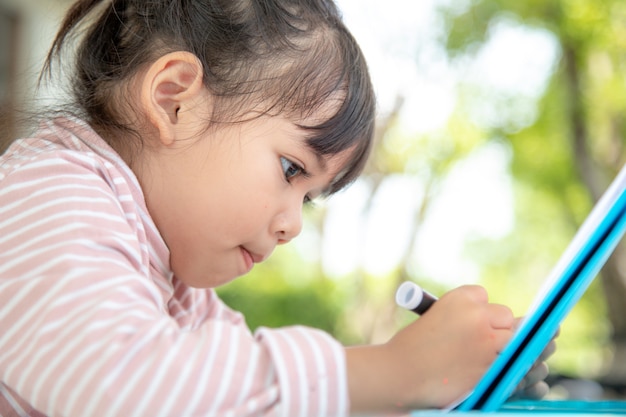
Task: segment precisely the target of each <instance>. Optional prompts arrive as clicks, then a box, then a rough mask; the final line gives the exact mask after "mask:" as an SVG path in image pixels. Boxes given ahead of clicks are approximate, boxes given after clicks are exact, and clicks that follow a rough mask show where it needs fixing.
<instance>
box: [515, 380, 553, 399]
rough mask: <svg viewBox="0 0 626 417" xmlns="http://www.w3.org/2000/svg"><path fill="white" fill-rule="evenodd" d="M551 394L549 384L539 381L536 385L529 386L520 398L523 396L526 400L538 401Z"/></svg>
mask: <svg viewBox="0 0 626 417" xmlns="http://www.w3.org/2000/svg"><path fill="white" fill-rule="evenodd" d="M549 392H550V387H549V386H548V384H547V383H546V382H545V381H539V382H537V383H536V384H533V385H531V386H529V387H528V388H526V389H524V390H523V391H522V392H521V393H520V396H523V397H524V398H530V399H536V400H538V399H540V398H543V397H545V396H546V395H548V393H549Z"/></svg>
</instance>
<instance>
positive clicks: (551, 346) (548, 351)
mask: <svg viewBox="0 0 626 417" xmlns="http://www.w3.org/2000/svg"><path fill="white" fill-rule="evenodd" d="M554 352H556V342H555V341H554V340H551V341H550V343H548V345H547V346H546V348H545V349H544V350H543V352H541V355H539V359H538V361H539V362H543V361H545V360H546V359H548V358H549V357H550V356H552V355H553V354H554Z"/></svg>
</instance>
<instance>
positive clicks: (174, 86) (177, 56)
mask: <svg viewBox="0 0 626 417" xmlns="http://www.w3.org/2000/svg"><path fill="white" fill-rule="evenodd" d="M203 94H206V90H205V89H204V86H203V84H202V64H201V63H200V61H199V60H198V58H197V57H196V56H195V55H194V54H192V53H190V52H184V51H177V52H171V53H168V54H166V55H164V56H162V57H160V58H159V59H158V60H156V61H155V62H154V63H153V64H152V65H150V68H148V70H147V72H146V73H144V76H143V79H142V80H141V103H142V105H143V108H144V111H145V114H146V116H147V117H148V120H149V121H150V122H151V123H152V124H153V125H154V127H155V128H156V129H157V130H158V132H159V140H160V142H161V143H162V144H164V145H166V146H169V145H171V144H172V143H174V141H176V139H177V137H178V136H179V135H180V134H181V129H183V130H184V129H185V126H184V125H183V123H182V120H181V117H182V114H183V112H184V113H185V117H190V116H191V115H189V114H188V113H187V112H190V111H194V110H196V108H197V106H194V105H193V103H196V104H197V103H198V100H199V98H201V96H202V95H203Z"/></svg>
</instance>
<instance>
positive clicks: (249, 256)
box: [241, 246, 265, 271]
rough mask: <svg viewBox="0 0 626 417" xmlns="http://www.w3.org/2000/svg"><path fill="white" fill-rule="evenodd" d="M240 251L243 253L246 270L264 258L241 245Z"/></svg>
mask: <svg viewBox="0 0 626 417" xmlns="http://www.w3.org/2000/svg"><path fill="white" fill-rule="evenodd" d="M241 253H242V255H243V259H244V262H245V264H246V270H248V271H250V270H251V269H252V267H253V266H254V264H258V263H260V262H263V261H264V260H265V256H263V255H259V254H256V253H254V252H250V251H249V250H247V249H246V248H244V247H243V246H242V247H241Z"/></svg>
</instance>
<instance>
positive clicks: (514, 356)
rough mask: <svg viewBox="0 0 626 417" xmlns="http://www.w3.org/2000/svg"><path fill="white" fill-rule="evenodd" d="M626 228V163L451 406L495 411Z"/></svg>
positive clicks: (541, 349) (527, 369) (539, 351)
mask: <svg viewBox="0 0 626 417" xmlns="http://www.w3.org/2000/svg"><path fill="white" fill-rule="evenodd" d="M625 232H626V167H624V168H622V170H621V172H620V173H619V174H618V176H617V178H616V179H615V180H614V181H613V183H612V184H611V185H610V187H609V188H608V190H607V191H606V192H605V193H604V195H603V196H602V198H601V199H600V201H598V203H597V204H596V206H595V207H594V209H593V210H592V211H591V213H590V214H589V216H588V217H587V219H586V220H585V222H584V223H583V225H582V226H581V227H580V229H579V230H578V232H577V233H576V235H575V236H574V239H573V240H572V242H571V243H570V245H569V246H568V247H567V249H566V251H565V252H564V253H563V255H562V256H561V258H560V259H559V261H558V262H557V264H556V266H555V267H554V269H553V270H552V272H551V274H550V276H549V277H548V279H547V280H546V282H545V284H544V285H543V287H542V290H541V291H540V292H539V294H538V295H537V297H536V298H535V301H534V303H533V304H532V306H531V308H530V309H529V311H528V312H527V314H526V315H525V317H524V320H522V322H521V323H520V325H519V327H518V329H517V330H516V332H515V334H514V335H513V337H512V339H511V340H510V342H509V343H508V344H507V346H506V347H505V349H504V350H503V351H502V352H501V353H500V355H498V358H497V359H496V360H495V361H494V363H493V364H492V365H491V367H490V368H489V369H488V370H487V372H486V373H485V375H484V376H483V377H482V379H481V380H480V381H479V382H478V384H477V385H476V387H475V388H474V390H473V391H472V392H471V393H470V394H469V395H468V396H467V397H466V398H465V399H464V400H463V401H461V402H460V403H459V404H458V405H456V407H454V409H455V410H459V411H470V410H480V411H497V410H498V409H500V408H501V407H502V406H503V404H504V403H505V401H507V399H508V398H509V397H510V396H511V395H512V393H513V391H514V390H515V388H516V387H517V385H518V384H519V383H520V382H521V380H522V379H523V378H524V376H525V375H526V373H528V371H529V370H530V368H531V367H532V365H533V364H534V363H535V362H536V361H537V360H538V359H539V356H540V355H541V353H542V352H543V350H544V349H545V348H546V346H547V345H548V343H549V342H550V340H551V339H552V338H553V336H554V334H555V333H556V331H557V330H558V328H559V326H560V323H561V322H562V321H563V319H564V318H565V316H566V315H567V314H568V313H569V311H570V310H571V309H572V307H573V306H574V305H575V304H576V302H577V301H578V300H579V299H580V297H581V296H582V295H583V293H584V292H585V290H586V289H587V288H588V287H589V284H591V282H592V281H593V279H594V278H595V277H596V275H597V274H598V272H599V271H600V269H601V268H602V266H603V265H604V263H605V262H606V260H607V258H608V257H609V255H610V254H611V253H612V252H613V250H614V249H615V247H616V246H617V244H618V243H619V242H620V240H621V239H622V237H623V236H624V233H625Z"/></svg>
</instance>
